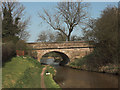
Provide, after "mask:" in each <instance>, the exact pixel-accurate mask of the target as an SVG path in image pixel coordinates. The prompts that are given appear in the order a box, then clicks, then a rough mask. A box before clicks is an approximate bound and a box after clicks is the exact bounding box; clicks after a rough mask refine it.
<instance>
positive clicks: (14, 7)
mask: <svg viewBox="0 0 120 90" xmlns="http://www.w3.org/2000/svg"><path fill="white" fill-rule="evenodd" d="M5 8H6V9H7V11H9V12H11V14H12V18H13V23H15V22H16V19H19V22H18V27H19V28H20V29H21V32H20V33H19V34H18V36H19V37H20V38H21V39H23V38H24V39H27V38H28V37H27V36H29V33H28V32H26V31H25V29H26V27H27V25H28V23H29V21H30V17H28V18H24V16H25V11H24V10H25V7H24V6H23V5H22V4H21V3H19V2H12V1H11V2H8V1H5V2H2V11H3V10H4V9H5ZM2 19H3V17H2ZM22 34H23V35H22ZM24 35H25V36H24ZM25 37H26V38H25Z"/></svg>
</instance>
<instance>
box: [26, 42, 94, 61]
mask: <svg viewBox="0 0 120 90" xmlns="http://www.w3.org/2000/svg"><path fill="white" fill-rule="evenodd" d="M28 45H29V46H32V48H33V51H37V59H38V61H39V62H40V59H41V58H42V56H43V55H45V54H47V53H50V52H56V53H59V54H60V55H61V57H62V58H63V60H68V59H69V61H70V62H72V61H74V59H75V58H81V57H84V56H85V55H88V54H89V53H91V52H92V51H93V45H91V44H90V41H89V42H88V41H69V42H40V43H28Z"/></svg>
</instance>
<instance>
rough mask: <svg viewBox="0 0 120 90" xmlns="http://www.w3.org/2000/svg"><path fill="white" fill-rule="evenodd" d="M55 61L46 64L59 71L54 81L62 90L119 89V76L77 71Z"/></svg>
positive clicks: (48, 61) (49, 60) (50, 60)
mask: <svg viewBox="0 0 120 90" xmlns="http://www.w3.org/2000/svg"><path fill="white" fill-rule="evenodd" d="M53 61H54V60H53V59H48V60H47V61H46V63H47V64H50V65H52V66H54V67H55V69H56V70H57V73H56V76H55V77H54V80H55V82H56V83H58V84H59V85H60V87H61V88H118V76H117V75H112V74H105V73H97V72H89V71H82V70H76V69H72V68H69V67H67V66H59V64H58V63H55V62H53Z"/></svg>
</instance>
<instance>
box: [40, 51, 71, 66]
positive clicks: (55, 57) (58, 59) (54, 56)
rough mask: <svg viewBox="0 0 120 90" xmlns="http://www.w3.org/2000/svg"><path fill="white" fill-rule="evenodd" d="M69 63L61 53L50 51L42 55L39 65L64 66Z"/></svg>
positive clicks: (67, 58) (66, 57)
mask: <svg viewBox="0 0 120 90" xmlns="http://www.w3.org/2000/svg"><path fill="white" fill-rule="evenodd" d="M69 62H70V59H69V57H68V56H67V55H66V54H65V53H63V52H58V51H51V52H48V53H46V54H44V55H43V56H42V58H41V60H40V63H41V64H44V65H45V64H52V63H58V64H59V65H60V66H64V65H66V64H68V63H69Z"/></svg>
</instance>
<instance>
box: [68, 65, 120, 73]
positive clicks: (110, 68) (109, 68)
mask: <svg viewBox="0 0 120 90" xmlns="http://www.w3.org/2000/svg"><path fill="white" fill-rule="evenodd" d="M66 66H67V67H69V68H72V69H77V70H83V71H90V72H97V73H106V74H113V75H119V72H118V70H119V66H118V65H114V64H108V65H105V66H101V67H99V68H94V69H91V68H87V67H86V65H82V66H76V65H72V64H69V65H66Z"/></svg>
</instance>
